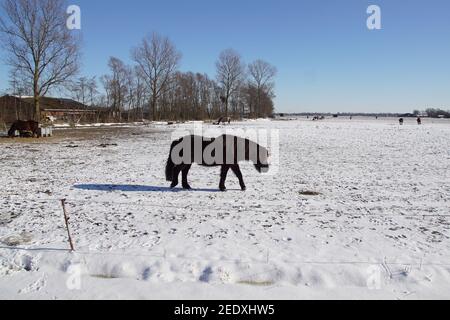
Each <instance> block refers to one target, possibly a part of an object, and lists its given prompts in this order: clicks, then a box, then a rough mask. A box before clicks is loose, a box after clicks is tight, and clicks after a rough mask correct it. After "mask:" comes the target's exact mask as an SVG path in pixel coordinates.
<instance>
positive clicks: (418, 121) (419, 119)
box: [417, 117, 422, 126]
mask: <svg viewBox="0 0 450 320" xmlns="http://www.w3.org/2000/svg"><path fill="white" fill-rule="evenodd" d="M417 124H418V125H419V126H420V125H422V118H421V117H418V118H417Z"/></svg>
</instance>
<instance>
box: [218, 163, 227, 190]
mask: <svg viewBox="0 0 450 320" xmlns="http://www.w3.org/2000/svg"><path fill="white" fill-rule="evenodd" d="M228 171H230V166H227V165H223V166H222V170H221V171H220V184H219V189H220V191H226V190H227V187H225V181H226V180H227V175H228Z"/></svg>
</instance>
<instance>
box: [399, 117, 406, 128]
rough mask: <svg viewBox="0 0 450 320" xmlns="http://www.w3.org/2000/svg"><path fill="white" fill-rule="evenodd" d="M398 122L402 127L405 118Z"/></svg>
mask: <svg viewBox="0 0 450 320" xmlns="http://www.w3.org/2000/svg"><path fill="white" fill-rule="evenodd" d="M398 122H399V123H400V125H401V126H402V125H403V124H404V123H405V119H403V118H400V119H399V120H398Z"/></svg>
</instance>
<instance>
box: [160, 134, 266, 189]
mask: <svg viewBox="0 0 450 320" xmlns="http://www.w3.org/2000/svg"><path fill="white" fill-rule="evenodd" d="M268 158H269V152H268V151H267V149H266V148H264V147H262V146H260V145H258V144H257V143H255V142H253V141H250V140H248V139H243V138H239V137H236V136H230V135H222V136H220V137H218V138H215V139H209V138H204V137H200V136H193V135H192V136H186V137H184V138H181V139H179V140H177V141H174V142H173V143H172V146H171V148H170V154H169V159H168V160H167V165H166V179H167V181H170V182H172V185H171V188H175V187H176V186H177V185H178V176H179V175H180V172H181V173H182V179H183V180H182V185H183V188H184V189H187V190H190V189H191V186H190V185H189V183H188V174H189V170H190V169H191V167H192V165H193V164H194V163H196V164H198V165H201V166H205V167H218V166H220V167H222V170H221V173H220V184H219V189H220V190H221V191H225V190H226V187H225V181H226V179H227V175H228V172H229V171H230V169H231V170H232V171H233V172H234V174H235V175H236V176H237V178H238V179H239V184H240V186H241V189H242V191H245V190H246V186H245V183H244V179H243V177H242V172H241V169H240V167H239V162H241V161H251V162H253V164H254V166H255V168H256V170H258V172H260V173H266V172H268V171H269V162H268Z"/></svg>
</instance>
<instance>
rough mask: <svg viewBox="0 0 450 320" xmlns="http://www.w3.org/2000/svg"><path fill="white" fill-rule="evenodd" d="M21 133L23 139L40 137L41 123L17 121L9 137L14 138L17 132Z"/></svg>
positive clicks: (10, 130)
mask: <svg viewBox="0 0 450 320" xmlns="http://www.w3.org/2000/svg"><path fill="white" fill-rule="evenodd" d="M16 131H19V132H20V136H21V137H25V136H31V137H38V135H39V122H36V121H31V120H30V121H21V120H17V121H16V122H14V123H13V124H12V126H11V129H9V131H8V136H9V137H11V138H13V137H14V135H15V132H16Z"/></svg>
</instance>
